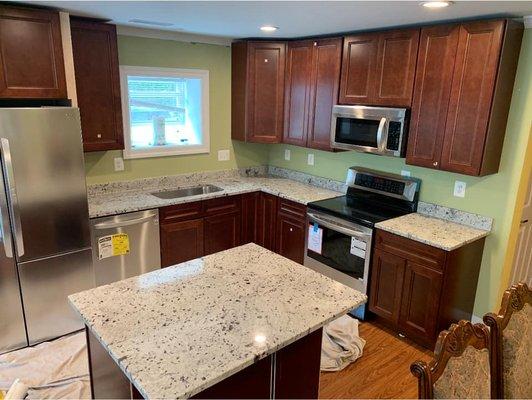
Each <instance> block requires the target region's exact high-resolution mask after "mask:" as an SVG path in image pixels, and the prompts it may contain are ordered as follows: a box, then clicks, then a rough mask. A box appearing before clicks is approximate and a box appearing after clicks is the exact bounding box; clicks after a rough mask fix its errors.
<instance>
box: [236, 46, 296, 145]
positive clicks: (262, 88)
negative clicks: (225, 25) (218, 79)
mask: <svg viewBox="0 0 532 400" xmlns="http://www.w3.org/2000/svg"><path fill="white" fill-rule="evenodd" d="M231 50H232V51H231V66H232V69H231V138H232V139H235V140H242V141H247V142H256V143H279V142H281V139H282V136H283V103H284V80H285V53H286V44H285V43H284V42H252V41H243V42H236V43H233V44H232V46H231Z"/></svg>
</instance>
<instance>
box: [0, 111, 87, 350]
mask: <svg viewBox="0 0 532 400" xmlns="http://www.w3.org/2000/svg"><path fill="white" fill-rule="evenodd" d="M0 158H1V172H2V173H1V174H0V221H1V229H0V236H1V237H0V240H1V243H0V310H1V311H0V353H3V352H7V351H10V350H13V349H16V348H20V347H24V346H27V345H28V344H29V345H32V344H35V343H38V342H41V341H44V340H47V339H51V338H55V337H58V336H61V335H63V334H66V333H69V332H72V331H75V330H77V329H81V328H82V324H81V321H80V320H79V319H78V317H76V315H75V314H74V313H73V311H72V310H71V309H70V306H69V305H68V300H67V296H68V295H69V294H71V293H75V292H79V291H81V290H84V289H88V288H91V287H93V286H94V274H93V271H92V252H91V240H90V232H89V216H88V205H87V189H86V186H85V170H84V162H83V150H82V142H81V127H80V119H79V110H78V109H77V108H70V107H57V108H2V109H0Z"/></svg>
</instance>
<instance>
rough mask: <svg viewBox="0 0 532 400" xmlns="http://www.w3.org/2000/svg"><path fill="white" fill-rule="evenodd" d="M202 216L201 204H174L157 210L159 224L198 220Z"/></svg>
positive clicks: (197, 202) (200, 202)
mask: <svg viewBox="0 0 532 400" xmlns="http://www.w3.org/2000/svg"><path fill="white" fill-rule="evenodd" d="M202 216H203V202H202V201H195V202H193V203H185V204H176V205H175V206H168V207H162V208H160V209H159V218H160V220H161V224H164V223H165V222H166V223H171V222H177V221H184V220H188V219H194V218H200V217H202Z"/></svg>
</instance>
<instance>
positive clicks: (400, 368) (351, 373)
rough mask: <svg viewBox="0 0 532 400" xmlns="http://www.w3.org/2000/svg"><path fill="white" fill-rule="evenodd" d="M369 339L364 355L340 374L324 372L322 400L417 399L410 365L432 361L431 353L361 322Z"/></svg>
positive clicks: (389, 332) (364, 337)
mask: <svg viewBox="0 0 532 400" xmlns="http://www.w3.org/2000/svg"><path fill="white" fill-rule="evenodd" d="M360 336H361V337H362V338H363V339H365V340H366V346H365V347H364V351H363V355H362V357H361V358H359V359H358V360H357V361H355V362H354V363H353V364H351V365H349V366H348V367H347V368H345V369H344V370H343V371H340V372H322V373H321V378H320V398H322V399H377V398H387V399H390V398H396V399H401V398H402V399H405V398H410V399H412V398H417V381H416V379H415V378H414V376H413V375H412V374H411V373H410V364H411V363H412V362H414V361H417V360H425V361H428V360H430V356H431V355H432V353H431V352H430V351H428V350H426V349H424V348H423V347H419V346H417V345H415V344H413V343H412V342H410V341H408V340H407V339H401V338H400V337H398V336H397V335H396V334H394V333H393V332H391V331H388V330H386V329H385V328H383V327H381V326H378V325H376V324H374V323H370V322H361V323H360Z"/></svg>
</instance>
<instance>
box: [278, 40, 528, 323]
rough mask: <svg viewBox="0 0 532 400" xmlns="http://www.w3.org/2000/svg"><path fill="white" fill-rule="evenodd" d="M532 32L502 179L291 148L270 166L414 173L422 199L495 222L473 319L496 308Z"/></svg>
mask: <svg viewBox="0 0 532 400" xmlns="http://www.w3.org/2000/svg"><path fill="white" fill-rule="evenodd" d="M531 65H532V29H527V30H526V31H525V36H524V39H523V45H522V48H521V55H520V59H519V66H518V72H517V78H516V82H515V86H514V94H513V97H512V103H511V109H510V115H509V119H508V125H507V129H506V137H505V140H504V147H503V154H502V159H501V165H500V170H499V173H498V174H495V175H490V176H486V177H482V178H474V177H468V176H465V175H458V174H452V173H447V172H440V171H433V170H430V169H427V168H418V167H413V166H410V165H406V164H405V162H404V159H395V158H390V157H379V156H375V155H369V154H361V153H355V152H344V153H330V152H323V151H317V150H309V149H304V148H300V147H295V146H288V145H273V146H272V147H271V150H270V157H269V163H270V164H271V165H276V166H279V167H285V168H290V169H294V170H297V171H302V172H306V173H309V174H313V175H318V176H323V177H328V178H333V179H337V180H344V179H345V174H346V169H347V168H348V167H350V166H353V165H358V166H364V167H367V168H375V169H378V170H383V171H388V172H394V173H400V172H401V170H403V169H404V170H408V171H411V173H412V176H415V177H418V178H420V179H422V180H423V183H422V188H421V193H420V197H421V200H423V201H427V202H432V203H437V204H441V205H445V206H448V207H453V208H458V209H460V210H465V211H469V212H473V213H477V214H481V215H486V216H490V217H492V218H493V219H494V226H493V232H492V234H491V235H490V236H489V237H488V238H487V239H486V245H485V250H484V257H483V260H482V268H481V273H480V278H479V284H478V290H477V297H476V302H475V315H478V316H482V315H483V314H484V313H485V312H488V311H491V310H493V309H495V308H496V307H497V302H498V301H499V300H498V299H497V293H498V289H499V284H500V278H501V272H502V268H503V264H504V257H505V252H506V244H507V241H508V235H509V232H510V223H511V218H512V215H513V209H514V207H515V196H516V192H517V185H518V183H519V177H520V175H521V170H522V166H523V160H524V154H525V149H526V144H527V143H528V137H529V135H530V128H531V120H532V68H531ZM285 149H290V150H291V160H290V161H285V160H284V150H285ZM308 153H314V158H315V164H314V166H308V165H307V154H308ZM455 180H460V181H464V182H466V183H467V189H466V197H465V198H458V197H454V196H453V188H454V181H455Z"/></svg>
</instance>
